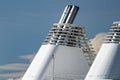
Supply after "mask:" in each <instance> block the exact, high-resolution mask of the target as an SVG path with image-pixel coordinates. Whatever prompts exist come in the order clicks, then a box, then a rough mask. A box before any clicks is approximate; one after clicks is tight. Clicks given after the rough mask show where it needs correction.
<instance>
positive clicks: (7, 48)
mask: <svg viewBox="0 0 120 80" xmlns="http://www.w3.org/2000/svg"><path fill="white" fill-rule="evenodd" d="M67 4H75V5H77V6H79V7H80V10H79V13H78V15H77V18H76V20H75V24H77V25H79V24H82V25H84V26H85V30H86V33H87V35H88V38H89V39H91V40H93V41H96V40H98V39H101V40H102V38H101V37H103V36H101V35H104V33H106V32H108V29H109V28H110V26H111V25H112V22H113V21H117V20H120V0H0V80H12V79H13V78H14V79H15V80H18V79H17V78H19V77H20V76H22V75H23V73H24V72H25V70H26V68H27V67H28V65H29V63H30V62H31V60H32V58H33V56H34V54H35V53H36V52H37V51H38V49H39V47H40V46H41V44H42V42H43V40H44V38H45V36H46V35H47V33H48V31H49V29H50V28H51V27H52V24H53V23H57V22H58V21H59V19H60V17H61V14H62V12H63V10H64V7H65V6H66V5H67ZM94 37H95V38H94ZM93 43H94V42H93ZM97 43H98V42H96V44H97ZM96 44H94V45H95V46H96ZM98 46H99V44H98V45H97V47H98Z"/></svg>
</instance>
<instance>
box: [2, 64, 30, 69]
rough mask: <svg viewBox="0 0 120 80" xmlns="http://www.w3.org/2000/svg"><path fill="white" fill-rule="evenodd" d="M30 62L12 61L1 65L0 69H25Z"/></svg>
mask: <svg viewBox="0 0 120 80" xmlns="http://www.w3.org/2000/svg"><path fill="white" fill-rule="evenodd" d="M28 65H29V64H22V63H12V64H6V65H2V66H0V70H11V71H12V70H14V71H16V70H17V71H24V70H26V68H27V67H28Z"/></svg>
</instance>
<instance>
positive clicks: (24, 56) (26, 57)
mask: <svg viewBox="0 0 120 80" xmlns="http://www.w3.org/2000/svg"><path fill="white" fill-rule="evenodd" d="M34 56H35V54H28V55H23V56H20V57H19V58H21V59H25V60H29V61H30V62H31V61H32V60H33V58H34Z"/></svg>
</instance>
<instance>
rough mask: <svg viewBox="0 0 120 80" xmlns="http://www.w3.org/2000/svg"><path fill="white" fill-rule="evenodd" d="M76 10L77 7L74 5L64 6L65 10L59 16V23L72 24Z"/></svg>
mask: <svg viewBox="0 0 120 80" xmlns="http://www.w3.org/2000/svg"><path fill="white" fill-rule="evenodd" d="M78 10H79V7H77V6H75V5H68V6H66V8H65V10H64V11H63V14H62V16H61V19H60V21H59V23H69V24H72V23H73V21H74V19H75V17H76V15H77V12H78Z"/></svg>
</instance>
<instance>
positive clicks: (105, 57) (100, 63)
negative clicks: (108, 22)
mask: <svg viewBox="0 0 120 80" xmlns="http://www.w3.org/2000/svg"><path fill="white" fill-rule="evenodd" d="M85 80H120V21H115V22H113V26H112V28H111V29H110V32H108V35H107V36H106V38H105V41H104V43H103V44H102V46H101V49H100V50H99V52H98V55H97V57H96V59H95V61H94V62H93V64H92V66H91V68H90V70H89V72H88V74H87V76H86V79H85Z"/></svg>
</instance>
